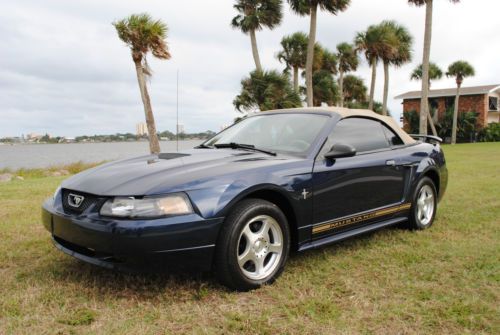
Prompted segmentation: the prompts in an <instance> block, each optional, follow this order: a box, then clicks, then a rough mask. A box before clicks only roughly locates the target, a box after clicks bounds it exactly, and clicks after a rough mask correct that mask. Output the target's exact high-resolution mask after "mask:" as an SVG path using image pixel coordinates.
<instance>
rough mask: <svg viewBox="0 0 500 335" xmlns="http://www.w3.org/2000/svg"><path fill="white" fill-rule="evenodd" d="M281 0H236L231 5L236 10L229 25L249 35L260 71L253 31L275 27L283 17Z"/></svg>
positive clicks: (256, 65) (254, 57)
mask: <svg viewBox="0 0 500 335" xmlns="http://www.w3.org/2000/svg"><path fill="white" fill-rule="evenodd" d="M282 2H283V1H282V0H236V3H235V4H234V5H233V7H234V9H236V10H237V11H238V13H239V14H238V15H236V16H235V17H234V18H233V20H232V21H231V26H232V27H233V28H235V29H240V30H241V31H242V32H243V33H244V34H249V35H250V41H251V43H252V54H253V59H254V61H255V68H256V69H257V71H262V65H261V63H260V57H259V50H258V48H257V38H256V36H255V32H256V31H257V30H261V29H262V28H263V27H267V28H269V29H273V28H275V27H276V26H277V25H279V24H280V23H281V19H282V18H283V12H282Z"/></svg>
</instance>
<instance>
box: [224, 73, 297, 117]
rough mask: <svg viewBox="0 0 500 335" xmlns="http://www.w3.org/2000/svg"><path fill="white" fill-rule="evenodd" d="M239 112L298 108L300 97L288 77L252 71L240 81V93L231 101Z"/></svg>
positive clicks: (283, 74)
mask: <svg viewBox="0 0 500 335" xmlns="http://www.w3.org/2000/svg"><path fill="white" fill-rule="evenodd" d="M233 105H234V107H235V108H236V109H237V110H238V111H240V112H244V111H252V110H260V111H265V110H270V109H282V108H295V107H300V106H301V105H302V102H301V100H300V96H299V94H298V93H297V92H295V90H294V89H293V87H292V85H291V84H290V77H289V76H288V74H286V73H279V72H278V71H274V70H273V71H258V70H255V71H252V72H251V73H250V77H247V78H243V80H242V81H241V92H240V94H239V95H237V96H236V98H235V99H234V101H233Z"/></svg>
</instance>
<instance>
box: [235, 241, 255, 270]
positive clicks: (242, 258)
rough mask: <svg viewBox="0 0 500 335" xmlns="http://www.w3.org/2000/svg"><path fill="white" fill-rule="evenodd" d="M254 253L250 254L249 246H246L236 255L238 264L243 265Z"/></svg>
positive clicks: (251, 258) (250, 259)
mask: <svg viewBox="0 0 500 335" xmlns="http://www.w3.org/2000/svg"><path fill="white" fill-rule="evenodd" d="M254 256H255V255H253V254H252V251H251V248H250V247H248V246H247V248H246V249H245V251H244V252H243V253H242V254H241V255H238V264H239V265H240V266H241V267H243V265H245V263H246V262H248V261H252V260H253V258H254Z"/></svg>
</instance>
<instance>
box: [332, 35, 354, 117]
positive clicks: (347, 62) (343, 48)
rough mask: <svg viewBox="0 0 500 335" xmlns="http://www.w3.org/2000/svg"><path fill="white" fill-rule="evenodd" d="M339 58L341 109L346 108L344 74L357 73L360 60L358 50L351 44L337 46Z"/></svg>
mask: <svg viewBox="0 0 500 335" xmlns="http://www.w3.org/2000/svg"><path fill="white" fill-rule="evenodd" d="M337 58H338V62H339V86H340V107H344V94H343V92H344V73H346V72H351V71H356V69H357V68H358V65H359V59H358V54H357V52H356V49H354V47H353V46H352V45H351V44H349V43H340V44H339V45H337Z"/></svg>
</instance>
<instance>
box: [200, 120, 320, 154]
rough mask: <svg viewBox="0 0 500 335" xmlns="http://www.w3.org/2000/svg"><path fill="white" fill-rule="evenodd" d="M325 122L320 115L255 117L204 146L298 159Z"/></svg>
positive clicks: (233, 127) (238, 124) (239, 123)
mask: <svg viewBox="0 0 500 335" xmlns="http://www.w3.org/2000/svg"><path fill="white" fill-rule="evenodd" d="M327 119H328V117H327V116H325V115H319V114H300V113H296V114H295V113H294V114H284V113H280V114H268V115H256V116H252V117H249V118H247V119H243V120H242V121H240V122H238V123H237V124H235V125H233V126H232V127H230V128H228V129H226V130H224V131H223V132H221V133H219V134H217V135H216V136H215V137H213V138H211V139H210V140H208V141H206V142H205V143H203V146H210V147H212V146H214V145H221V144H229V143H237V144H246V145H252V146H254V147H255V148H259V149H265V150H269V151H273V152H285V153H292V154H299V155H300V154H304V153H305V152H307V151H308V150H309V148H310V147H311V145H312V143H313V142H314V140H315V139H316V137H317V136H318V134H319V132H320V131H321V129H322V128H323V126H324V125H325V123H326V121H327Z"/></svg>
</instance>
